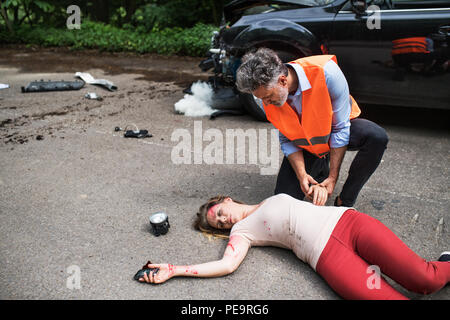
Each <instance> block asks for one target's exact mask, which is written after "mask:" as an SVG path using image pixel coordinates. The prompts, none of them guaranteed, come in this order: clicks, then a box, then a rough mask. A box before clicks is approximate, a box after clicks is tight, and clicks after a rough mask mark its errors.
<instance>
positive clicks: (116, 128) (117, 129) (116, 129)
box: [114, 127, 122, 132]
mask: <svg viewBox="0 0 450 320" xmlns="http://www.w3.org/2000/svg"><path fill="white" fill-rule="evenodd" d="M120 130H122V129H121V128H120V127H115V128H114V131H115V132H117V131H120Z"/></svg>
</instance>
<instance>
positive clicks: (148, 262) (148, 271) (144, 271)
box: [134, 260, 159, 281]
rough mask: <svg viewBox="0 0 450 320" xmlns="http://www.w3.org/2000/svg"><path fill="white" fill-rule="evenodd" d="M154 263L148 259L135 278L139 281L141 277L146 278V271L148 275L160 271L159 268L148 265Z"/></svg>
mask: <svg viewBox="0 0 450 320" xmlns="http://www.w3.org/2000/svg"><path fill="white" fill-rule="evenodd" d="M149 264H152V263H151V262H150V260H149V261H147V263H146V264H145V265H144V266H143V267H142V269H141V270H139V271H138V272H137V273H136V274H135V275H134V280H137V281H139V279H141V278H144V273H145V274H147V276H150V273H153V274H157V273H158V271H159V268H149V267H148V265H149Z"/></svg>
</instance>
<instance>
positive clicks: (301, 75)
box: [287, 63, 311, 97]
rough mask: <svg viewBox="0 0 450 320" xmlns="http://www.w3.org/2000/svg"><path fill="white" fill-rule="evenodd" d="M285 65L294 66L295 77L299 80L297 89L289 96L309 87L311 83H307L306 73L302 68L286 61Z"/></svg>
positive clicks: (298, 93) (296, 94)
mask: <svg viewBox="0 0 450 320" xmlns="http://www.w3.org/2000/svg"><path fill="white" fill-rule="evenodd" d="M287 65H289V67H292V68H294V70H295V72H296V73H297V78H298V82H299V85H298V88H297V91H295V93H294V94H293V95H290V96H292V97H294V96H298V95H300V94H301V93H302V92H303V91H306V90H309V89H311V83H309V80H308V78H307V77H306V74H305V71H304V70H303V68H302V67H301V66H300V65H298V64H296V63H287Z"/></svg>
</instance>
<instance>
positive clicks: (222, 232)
mask: <svg viewBox="0 0 450 320" xmlns="http://www.w3.org/2000/svg"><path fill="white" fill-rule="evenodd" d="M226 198H230V197H228V196H222V195H218V196H215V197H213V198H210V199H209V200H208V202H206V203H204V204H202V205H201V206H200V208H199V209H198V212H197V218H196V220H195V222H194V228H195V229H197V230H199V231H201V232H205V233H207V234H210V235H212V236H214V237H218V238H224V239H226V238H229V235H230V230H227V229H216V228H214V227H212V226H211V225H210V224H209V222H208V220H207V219H206V216H207V214H208V210H209V209H210V208H212V207H213V206H215V205H216V204H218V203H222V202H223V201H224V200H225V199H226ZM233 201H234V202H236V203H241V204H243V202H241V201H237V200H234V199H233Z"/></svg>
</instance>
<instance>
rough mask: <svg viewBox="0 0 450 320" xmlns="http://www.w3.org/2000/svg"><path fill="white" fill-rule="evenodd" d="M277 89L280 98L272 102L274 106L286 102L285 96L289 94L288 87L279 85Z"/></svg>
mask: <svg viewBox="0 0 450 320" xmlns="http://www.w3.org/2000/svg"><path fill="white" fill-rule="evenodd" d="M279 90H280V94H281V96H280V99H279V100H278V101H274V102H273V103H272V104H273V105H274V106H275V107H281V106H282V105H283V104H284V103H285V102H286V100H287V97H288V95H289V90H288V88H284V87H281V88H280V89H279Z"/></svg>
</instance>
